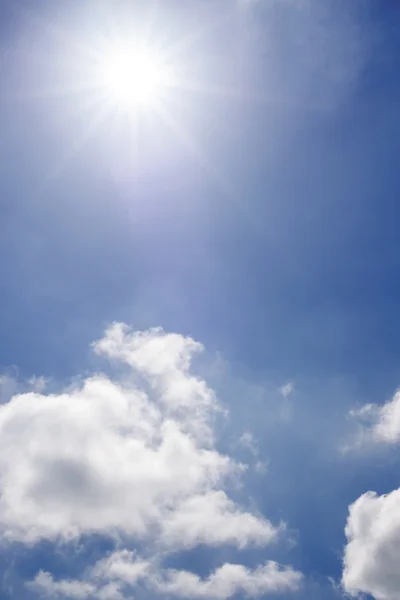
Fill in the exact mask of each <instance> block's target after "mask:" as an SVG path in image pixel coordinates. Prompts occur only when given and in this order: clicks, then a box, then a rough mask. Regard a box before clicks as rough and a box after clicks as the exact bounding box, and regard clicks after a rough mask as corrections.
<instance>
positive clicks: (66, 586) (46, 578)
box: [28, 571, 97, 600]
mask: <svg viewBox="0 0 400 600" xmlns="http://www.w3.org/2000/svg"><path fill="white" fill-rule="evenodd" d="M28 587H29V588H30V589H32V590H34V591H36V592H38V593H39V594H41V595H42V596H49V597H52V598H54V597H62V598H63V597H65V596H66V597H67V598H72V599H73V600H85V598H88V597H90V596H93V595H94V594H95V593H96V591H97V589H96V587H95V586H94V585H92V584H91V583H87V582H85V581H75V580H73V579H65V580H60V581H55V580H54V579H53V577H52V575H50V573H45V572H44V571H40V572H39V573H38V574H37V575H36V577H35V579H34V580H33V581H32V582H30V583H29V584H28Z"/></svg>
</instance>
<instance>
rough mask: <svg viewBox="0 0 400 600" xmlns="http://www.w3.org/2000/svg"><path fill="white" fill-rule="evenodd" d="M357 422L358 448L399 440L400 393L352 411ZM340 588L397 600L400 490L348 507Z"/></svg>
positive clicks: (379, 599) (367, 497)
mask: <svg viewBox="0 0 400 600" xmlns="http://www.w3.org/2000/svg"><path fill="white" fill-rule="evenodd" d="M350 414H351V416H352V417H354V418H356V419H357V420H358V421H359V422H360V423H361V428H360V435H359V438H358V444H357V445H360V444H366V443H371V442H373V443H380V444H396V443H398V442H399V441H400V392H396V394H395V395H394V396H393V398H392V399H391V400H390V401H388V402H386V403H385V404H383V405H382V406H379V405H376V404H366V405H364V406H363V407H361V409H358V410H353V411H351V413H350ZM345 532H346V536H347V545H346V547H345V551H344V564H343V586H344V589H345V590H346V591H347V592H349V593H351V594H353V595H356V594H358V593H360V592H363V593H367V594H370V595H371V596H373V597H375V598H377V600H395V599H397V598H398V590H399V589H400V571H399V569H398V556H399V553H400V489H397V490H394V491H393V492H391V493H389V494H386V495H382V496H378V495H377V494H376V493H375V492H367V493H366V494H363V495H362V496H360V497H359V498H358V499H357V500H356V502H354V504H352V505H351V506H350V509H349V516H348V520H347V525H346V530H345Z"/></svg>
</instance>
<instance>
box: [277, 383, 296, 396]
mask: <svg viewBox="0 0 400 600" xmlns="http://www.w3.org/2000/svg"><path fill="white" fill-rule="evenodd" d="M279 391H280V393H281V394H282V396H283V397H284V398H288V397H289V396H290V394H292V393H293V392H294V383H293V381H288V383H285V385H282V387H280V388H279Z"/></svg>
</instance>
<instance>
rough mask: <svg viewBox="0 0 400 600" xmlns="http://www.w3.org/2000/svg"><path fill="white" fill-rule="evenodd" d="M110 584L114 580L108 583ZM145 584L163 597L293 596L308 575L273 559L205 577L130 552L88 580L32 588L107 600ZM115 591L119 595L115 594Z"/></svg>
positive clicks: (42, 577) (41, 579) (47, 578)
mask: <svg viewBox="0 0 400 600" xmlns="http://www.w3.org/2000/svg"><path fill="white" fill-rule="evenodd" d="M106 580H108V582H107V583H104V581H106ZM139 580H140V582H141V584H142V586H144V587H145V588H146V589H148V590H150V591H152V592H153V593H156V594H160V595H162V596H165V595H167V596H175V597H178V598H182V597H184V598H194V599H197V598H200V599H201V598H212V599H214V598H215V600H225V599H226V598H231V597H232V596H234V595H235V594H237V593H242V594H244V595H245V596H249V597H252V598H255V597H258V596H262V595H265V594H270V593H277V592H288V591H292V592H293V591H296V590H297V589H298V588H299V586H300V584H301V581H302V575H301V573H299V572H297V571H294V570H293V569H292V568H290V567H282V566H281V565H279V564H277V563H276V562H273V561H268V562H266V563H265V564H263V565H259V566H258V567H256V568H255V569H249V568H246V567H245V566H243V565H240V564H230V563H225V564H224V565H222V567H220V568H218V569H216V570H215V571H214V572H213V573H211V574H210V575H209V576H208V577H206V578H204V579H202V578H201V577H199V576H198V575H197V574H195V573H192V572H189V571H182V570H176V569H162V568H160V567H159V565H157V564H156V563H154V564H152V563H151V562H148V561H143V560H141V559H139V558H137V557H136V555H135V553H133V552H128V551H126V550H124V551H122V552H115V553H113V554H112V555H111V556H109V557H108V558H107V559H105V560H102V561H100V562H99V563H97V564H96V565H95V566H94V568H93V569H91V570H90V571H89V572H88V577H87V581H84V582H82V581H77V580H60V581H56V580H54V578H53V577H52V576H51V575H50V574H49V573H45V572H40V573H39V574H38V575H37V576H36V578H35V579H34V581H32V582H30V583H29V587H30V588H31V589H34V590H35V591H37V592H39V593H41V594H42V595H47V596H52V597H57V596H67V597H68V598H72V599H74V600H85V599H90V598H92V597H94V596H95V597H96V598H100V599H101V600H108V598H110V600H111V598H115V599H116V600H119V599H120V598H123V597H125V595H126V594H127V593H129V590H130V589H131V588H132V587H133V586H135V584H136V583H137V582H138V581H139ZM112 593H113V594H114V596H111V594H112ZM107 594H108V596H107Z"/></svg>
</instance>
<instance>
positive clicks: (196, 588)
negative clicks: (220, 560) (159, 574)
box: [156, 561, 302, 600]
mask: <svg viewBox="0 0 400 600" xmlns="http://www.w3.org/2000/svg"><path fill="white" fill-rule="evenodd" d="M301 578H302V576H301V574H300V573H298V572H295V571H293V570H292V569H289V568H282V567H281V566H279V565H278V564H277V563H275V562H272V561H269V562H267V563H266V564H265V565H261V566H258V567H257V568H256V569H254V570H251V569H247V568H246V567H244V566H243V565H235V564H230V563H225V564H224V565H223V566H222V567H220V568H219V569H217V570H216V571H214V573H212V574H211V575H210V576H209V577H207V578H206V579H201V578H200V577H199V576H198V575H195V574H194V573H189V572H188V571H175V570H168V571H166V573H165V574H164V578H163V579H159V580H158V581H157V582H156V587H157V588H158V590H159V591H160V592H163V593H164V594H165V593H166V594H170V595H172V596H178V597H181V598H182V597H183V598H215V599H216V600H225V599H226V598H230V597H231V596H233V595H235V594H237V593H242V594H244V595H246V596H249V597H252V598H255V597H258V596H262V595H264V594H268V593H273V592H284V591H295V590H297V589H298V588H299V585H300V582H301Z"/></svg>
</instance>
